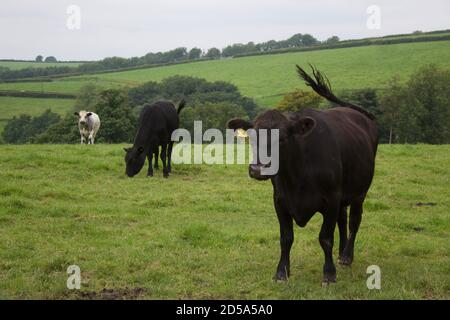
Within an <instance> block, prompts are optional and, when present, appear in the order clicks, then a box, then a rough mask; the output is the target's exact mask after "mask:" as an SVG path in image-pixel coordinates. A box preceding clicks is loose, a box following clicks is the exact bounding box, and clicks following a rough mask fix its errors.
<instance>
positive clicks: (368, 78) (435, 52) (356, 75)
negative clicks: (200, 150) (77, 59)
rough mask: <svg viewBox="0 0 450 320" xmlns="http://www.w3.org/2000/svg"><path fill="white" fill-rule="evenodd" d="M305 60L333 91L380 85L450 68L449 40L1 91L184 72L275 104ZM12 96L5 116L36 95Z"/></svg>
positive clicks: (136, 80)
mask: <svg viewBox="0 0 450 320" xmlns="http://www.w3.org/2000/svg"><path fill="white" fill-rule="evenodd" d="M308 63H313V64H315V65H316V66H317V67H318V68H319V69H320V70H322V71H323V72H324V73H325V74H326V75H327V76H328V77H329V79H330V80H331V83H332V85H333V88H334V89H335V90H336V91H339V90H354V89H362V88H369V87H370V88H375V89H383V88H384V87H385V86H386V82H387V80H389V79H390V78H391V77H392V76H394V75H395V74H398V75H400V76H401V79H407V77H408V76H409V75H410V74H411V73H412V72H414V71H415V70H416V69H417V68H418V67H420V66H421V65H424V64H430V63H434V64H437V65H440V66H443V67H448V68H450V41H434V42H418V43H404V44H393V45H371V46H365V47H353V48H341V49H330V50H319V51H308V52H291V53H283V54H274V55H261V56H249V57H242V58H234V59H222V60H211V61H200V62H193V63H185V64H177V65H169V66H163V67H151V68H144V69H138V70H131V71H122V72H120V71H118V72H108V73H100V74H95V75H83V76H76V77H65V78H58V79H54V80H53V81H50V82H12V83H0V91H1V90H18V91H24V92H27V91H32V92H57V93H70V94H75V93H76V92H77V91H78V90H79V89H80V87H82V86H83V85H84V84H86V83H88V82H93V83H96V84H97V85H99V86H101V87H103V88H119V87H133V86H137V85H139V84H142V83H144V82H146V81H150V80H152V81H161V80H162V79H164V78H166V77H170V76H173V75H187V76H194V77H200V78H205V79H207V80H213V81H215V80H224V81H229V82H231V83H233V84H235V85H236V86H237V87H238V88H239V89H240V90H241V92H242V93H243V94H244V95H246V96H249V97H252V98H254V99H255V100H256V102H257V103H259V104H260V105H262V106H265V107H273V106H274V105H275V104H276V103H277V102H278V101H279V100H280V99H281V97H282V96H283V95H284V94H286V93H288V92H290V91H293V90H294V89H296V88H304V87H303V86H304V85H303V83H302V82H301V81H300V80H299V79H298V78H297V76H296V73H295V64H299V65H302V66H306V65H307V64H308ZM13 99H14V98H11V99H10V100H7V102H6V101H5V100H4V99H3V100H2V99H0V112H2V114H7V115H8V117H9V116H12V115H14V114H19V113H27V110H28V109H27V108H28V106H30V105H34V104H38V102H37V100H30V103H26V100H23V98H21V99H22V100H18V101H17V102H16V103H15V107H14V110H15V111H14V112H13V111H6V110H7V109H9V108H10V106H11V101H12V100H13ZM68 101H70V100H68ZM68 101H65V102H63V104H65V103H68ZM21 103H22V107H21V106H20V104H21ZM63 104H61V105H63ZM58 105H59V104H58V103H56V104H55V106H56V108H59V107H57V106H58ZM62 110H66V109H61V111H62ZM55 111H57V110H55ZM6 118H7V117H6V116H5V117H3V119H6ZM0 130H1V129H0Z"/></svg>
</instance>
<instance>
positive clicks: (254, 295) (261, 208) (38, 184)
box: [0, 144, 450, 299]
mask: <svg viewBox="0 0 450 320" xmlns="http://www.w3.org/2000/svg"><path fill="white" fill-rule="evenodd" d="M124 146H125V145H100V144H99V145H94V146H86V145H84V146H80V145H22V146H7V145H2V146H0V168H1V169H0V179H1V181H2V183H1V184H0V298H3V299H5V298H7V299H11V298H22V299H24V298H25V299H36V298H47V299H66V298H69V299H103V298H108V299H111V298H118V299H122V298H126V299H167V298H173V299H178V298H186V299H216V298H223V299H279V298H285V299H315V298H318V299H332V298H336V299H448V298H450V296H449V292H450V281H449V280H450V278H449V274H450V247H449V240H450V237H449V236H450V216H449V212H450V188H449V185H450V147H449V146H428V145H417V146H411V145H393V146H387V145H383V146H380V149H379V154H378V157H377V166H376V176H375V179H374V182H373V185H372V187H371V189H370V192H369V194H368V197H367V200H366V202H365V206H364V208H365V212H364V214H363V221H362V224H361V228H360V232H359V234H358V238H357V242H356V248H355V260H354V263H353V265H352V267H351V268H348V267H347V268H344V267H340V266H338V267H337V283H336V284H334V285H330V286H329V287H327V288H322V287H321V279H322V265H323V260H324V259H323V253H322V249H321V248H320V245H319V242H318V233H319V229H320V225H321V217H320V215H319V214H317V215H316V216H315V217H314V218H313V219H312V221H311V222H310V223H309V224H308V225H307V226H306V227H305V228H303V229H300V228H298V227H296V228H295V242H294V245H293V249H292V253H291V273H292V274H291V278H290V279H289V281H288V282H286V283H275V282H273V281H272V280H271V279H272V276H273V274H274V272H275V267H276V264H277V262H278V258H279V238H278V237H279V236H278V222H277V219H276V215H275V212H274V208H273V204H272V199H271V198H272V186H271V184H270V182H257V181H254V180H251V179H250V178H248V176H247V167H246V165H205V164H204V165H188V164H176V165H174V166H173V173H172V175H171V176H170V178H169V179H164V178H163V177H162V172H161V170H160V171H157V172H155V177H153V178H147V177H146V176H145V170H143V171H142V172H141V173H140V174H139V175H138V176H136V177H135V178H133V179H130V178H127V177H126V176H125V175H124V161H123V156H124V152H123V150H122V147H124ZM338 241H339V240H338V237H337V236H336V237H335V249H334V252H335V254H334V256H335V257H336V256H337V247H338ZM70 265H78V266H79V267H80V269H81V277H82V283H81V289H80V290H69V289H67V287H66V280H67V277H68V274H67V272H66V270H67V267H68V266H70ZM370 265H378V266H379V267H380V268H381V290H369V289H368V288H367V286H366V280H367V277H368V276H369V275H368V274H366V269H367V267H368V266H370Z"/></svg>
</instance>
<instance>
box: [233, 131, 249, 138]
mask: <svg viewBox="0 0 450 320" xmlns="http://www.w3.org/2000/svg"><path fill="white" fill-rule="evenodd" d="M236 136H237V137H239V138H247V137H248V134H247V131H245V130H244V129H237V130H236Z"/></svg>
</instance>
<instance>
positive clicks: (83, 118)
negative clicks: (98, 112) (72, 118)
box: [74, 110, 92, 126]
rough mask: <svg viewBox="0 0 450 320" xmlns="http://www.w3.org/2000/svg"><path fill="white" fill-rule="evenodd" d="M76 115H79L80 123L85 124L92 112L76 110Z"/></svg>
mask: <svg viewBox="0 0 450 320" xmlns="http://www.w3.org/2000/svg"><path fill="white" fill-rule="evenodd" d="M74 115H76V116H78V123H79V124H80V125H82V126H85V125H86V124H87V123H88V118H89V117H90V116H91V115H92V112H88V111H84V110H83V111H80V112H74Z"/></svg>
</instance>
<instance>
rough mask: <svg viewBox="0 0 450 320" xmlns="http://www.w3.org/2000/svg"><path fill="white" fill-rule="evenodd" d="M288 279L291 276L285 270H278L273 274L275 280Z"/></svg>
mask: <svg viewBox="0 0 450 320" xmlns="http://www.w3.org/2000/svg"><path fill="white" fill-rule="evenodd" d="M288 280H289V276H288V275H287V274H286V273H284V272H277V273H276V274H275V275H274V276H273V281H275V282H278V283H281V282H286V281H288Z"/></svg>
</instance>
